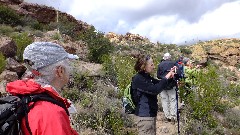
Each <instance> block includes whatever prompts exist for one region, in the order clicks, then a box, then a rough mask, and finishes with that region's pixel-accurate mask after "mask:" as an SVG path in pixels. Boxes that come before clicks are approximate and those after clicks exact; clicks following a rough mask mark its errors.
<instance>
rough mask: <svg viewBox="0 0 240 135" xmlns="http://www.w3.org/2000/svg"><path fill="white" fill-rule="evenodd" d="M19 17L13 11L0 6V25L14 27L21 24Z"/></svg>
mask: <svg viewBox="0 0 240 135" xmlns="http://www.w3.org/2000/svg"><path fill="white" fill-rule="evenodd" d="M20 19H21V17H20V16H19V15H18V14H17V13H16V11H14V10H13V9H11V8H9V7H6V6H3V5H0V24H8V25H12V26H16V25H19V24H21V20H20Z"/></svg>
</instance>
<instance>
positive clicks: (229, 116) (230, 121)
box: [224, 109, 240, 131]
mask: <svg viewBox="0 0 240 135" xmlns="http://www.w3.org/2000/svg"><path fill="white" fill-rule="evenodd" d="M225 116H226V118H225V122H224V124H225V126H226V127H228V128H229V129H238V130H239V127H240V112H239V110H237V109H235V110H234V109H228V110H227V111H226V113H225ZM239 131H240V130H239Z"/></svg>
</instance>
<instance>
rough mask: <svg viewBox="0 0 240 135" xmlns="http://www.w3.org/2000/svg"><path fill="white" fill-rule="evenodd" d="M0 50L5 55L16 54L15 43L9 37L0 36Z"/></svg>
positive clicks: (11, 55) (7, 56)
mask: <svg viewBox="0 0 240 135" xmlns="http://www.w3.org/2000/svg"><path fill="white" fill-rule="evenodd" d="M0 52H1V53H2V54H3V55H4V56H5V57H6V58H9V57H14V56H15V55H16V54H17V45H16V43H15V42H14V41H13V40H12V39H11V38H9V37H5V36H1V37H0Z"/></svg>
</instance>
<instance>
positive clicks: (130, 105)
mask: <svg viewBox="0 0 240 135" xmlns="http://www.w3.org/2000/svg"><path fill="white" fill-rule="evenodd" d="M134 94H135V92H134V89H132V83H130V84H128V86H127V87H126V88H125V90H124V94H123V98H122V102H123V109H124V112H125V113H127V114H133V113H134V112H135V109H136V102H135V100H134Z"/></svg>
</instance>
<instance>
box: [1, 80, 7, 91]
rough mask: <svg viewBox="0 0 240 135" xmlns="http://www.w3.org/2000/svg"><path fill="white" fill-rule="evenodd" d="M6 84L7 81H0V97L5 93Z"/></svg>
mask: <svg viewBox="0 0 240 135" xmlns="http://www.w3.org/2000/svg"><path fill="white" fill-rule="evenodd" d="M6 84H7V81H5V80H3V81H0V95H5V94H6V93H7V92H6Z"/></svg>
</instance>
